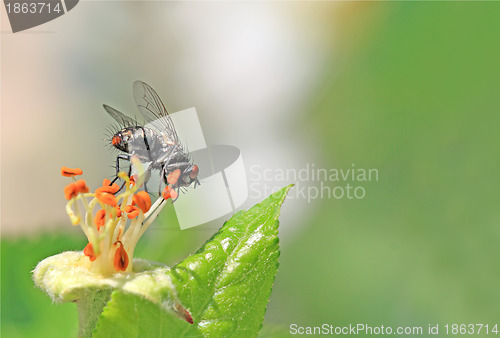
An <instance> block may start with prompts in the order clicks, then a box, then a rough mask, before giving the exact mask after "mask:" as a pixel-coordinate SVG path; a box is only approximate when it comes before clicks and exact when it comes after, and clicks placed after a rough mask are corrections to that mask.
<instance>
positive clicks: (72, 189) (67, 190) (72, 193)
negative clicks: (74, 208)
mask: <svg viewBox="0 0 500 338" xmlns="http://www.w3.org/2000/svg"><path fill="white" fill-rule="evenodd" d="M76 195H78V189H77V187H76V184H75V183H70V184H68V185H67V186H65V187H64V197H66V199H67V200H68V201H69V200H70V199H72V198H73V197H76Z"/></svg>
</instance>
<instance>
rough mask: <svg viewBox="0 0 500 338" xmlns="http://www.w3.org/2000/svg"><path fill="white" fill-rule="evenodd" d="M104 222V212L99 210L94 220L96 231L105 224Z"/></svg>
mask: <svg viewBox="0 0 500 338" xmlns="http://www.w3.org/2000/svg"><path fill="white" fill-rule="evenodd" d="M105 221H106V210H102V209H101V210H99V211H98V212H97V213H96V214H95V218H94V223H95V225H96V227H97V230H99V229H101V227H102V226H103V225H104V224H105Z"/></svg>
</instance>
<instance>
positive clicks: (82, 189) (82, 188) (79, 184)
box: [75, 180, 90, 194]
mask: <svg viewBox="0 0 500 338" xmlns="http://www.w3.org/2000/svg"><path fill="white" fill-rule="evenodd" d="M75 186H76V189H77V190H78V192H79V193H82V194H86V193H88V192H89V190H90V189H89V187H88V186H87V183H85V181H84V180H78V181H76V182H75Z"/></svg>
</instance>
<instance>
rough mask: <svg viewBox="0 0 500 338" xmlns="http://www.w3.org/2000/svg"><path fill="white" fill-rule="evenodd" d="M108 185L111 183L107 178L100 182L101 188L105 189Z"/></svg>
mask: <svg viewBox="0 0 500 338" xmlns="http://www.w3.org/2000/svg"><path fill="white" fill-rule="evenodd" d="M110 184H111V181H110V180H108V179H107V178H105V179H103V180H102V186H103V187H107V186H109V185H110Z"/></svg>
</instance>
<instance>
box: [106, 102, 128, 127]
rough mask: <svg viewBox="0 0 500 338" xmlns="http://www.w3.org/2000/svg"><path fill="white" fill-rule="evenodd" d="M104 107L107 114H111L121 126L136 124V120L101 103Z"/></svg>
mask: <svg viewBox="0 0 500 338" xmlns="http://www.w3.org/2000/svg"><path fill="white" fill-rule="evenodd" d="M102 106H103V107H104V109H105V110H106V111H107V112H108V114H109V115H111V117H112V118H114V119H115V121H116V122H118V123H119V124H120V125H121V126H124V127H133V126H136V125H137V121H136V120H134V119H132V118H130V117H128V116H127V115H125V114H123V113H121V112H119V111H118V110H116V109H115V108H112V107H110V106H108V105H107V104H103V105H102Z"/></svg>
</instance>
